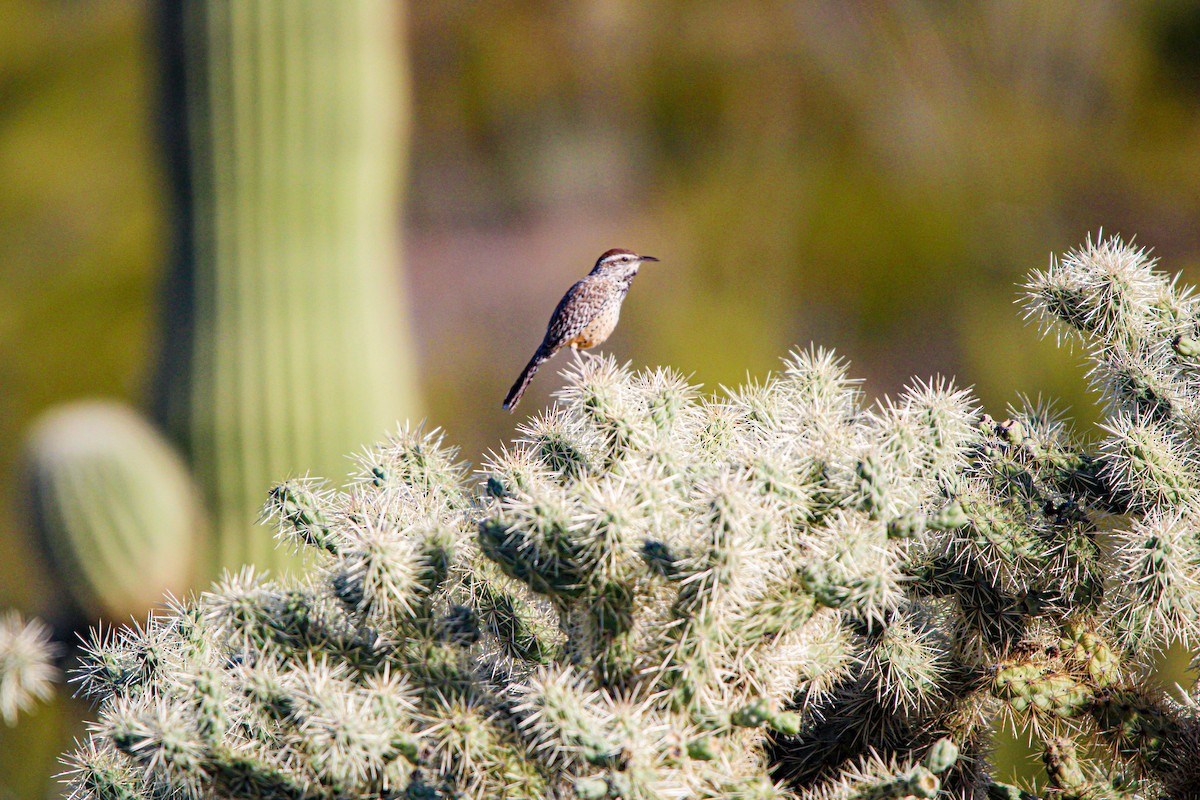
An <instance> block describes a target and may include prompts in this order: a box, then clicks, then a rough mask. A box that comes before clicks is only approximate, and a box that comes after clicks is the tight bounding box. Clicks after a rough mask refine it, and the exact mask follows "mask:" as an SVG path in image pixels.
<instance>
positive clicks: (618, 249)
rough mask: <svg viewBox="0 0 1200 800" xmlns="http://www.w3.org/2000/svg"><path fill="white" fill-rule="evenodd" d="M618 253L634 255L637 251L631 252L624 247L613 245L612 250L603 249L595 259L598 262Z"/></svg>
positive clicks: (618, 254)
mask: <svg viewBox="0 0 1200 800" xmlns="http://www.w3.org/2000/svg"><path fill="white" fill-rule="evenodd" d="M620 255H626V256H636V255H637V253H635V252H633V251H632V250H626V249H625V248H624V247H614V248H613V249H612V250H605V251H604V252H603V253H602V254H601V255H600V257H599V258H598V259H596V263H597V264H599V263H600V262H601V261H603V260H604V259H606V258H608V257H609V256H620Z"/></svg>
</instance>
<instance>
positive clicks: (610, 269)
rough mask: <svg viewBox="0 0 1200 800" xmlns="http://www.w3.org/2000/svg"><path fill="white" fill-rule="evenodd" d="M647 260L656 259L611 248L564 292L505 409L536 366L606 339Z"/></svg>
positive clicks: (518, 397) (518, 395) (515, 399)
mask: <svg viewBox="0 0 1200 800" xmlns="http://www.w3.org/2000/svg"><path fill="white" fill-rule="evenodd" d="M647 261H658V259H657V258H655V257H654V256H639V255H638V254H637V253H634V252H633V251H631V250H622V249H621V248H619V247H618V248H614V249H612V250H609V251H608V252H606V253H605V254H604V255H602V256H600V258H599V259H597V261H596V266H594V267H592V271H591V272H589V273H588V275H587V277H586V278H584V279H583V280H581V281H579V282H578V283H576V284H575V285H574V286H572V287H571V288H570V289H568V290H567V293H566V294H565V295H563V299H562V300H560V301H559V303H558V308H556V309H554V314H553V315H552V316H551V317H550V324H549V325H547V326H546V336H545V338H543V339H542V344H541V346H540V347H538V349H537V352H536V353H534V354H533V358H531V359H529V363H528V364H526V365H525V369H524V370H523V371H522V372H521V377H519V378H517V382H516V383H514V384H513V387H512V388H511V389H509V390H508V397H506V398H504V407H505V408H506V409H508V410H509V411H512V410H513V409H514V408H516V407H517V403H519V402H520V401H521V395H523V394H525V389H526V387H528V386H529V382H530V381H531V380H533V375H534V373H535V372H537V371H538V367H540V366H541V365H542V364H544V363H546V362H547V361H548V360H550V359H551V358H552V357H553V356H554V354H555V353H557V352H558V351H559V350H562V349H563V348H564V347H570V348H572V349H573V350H579V349H580V348H584V349H586V348H588V347H595V346H596V345H598V344H601V343H602V342H603V341H604V340H605V339H607V338H608V337H609V335H610V334H611V333H612V332H613V329H614V328H616V327H617V318H618V317H619V316H620V315H621V301H623V300H624V299H625V295H626V294H628V293H629V287H630V286H631V285H632V284H633V279H634V277H635V276H636V275H637V274H638V269H639V268H640V267H641V266H642V264H644V263H645V262H647Z"/></svg>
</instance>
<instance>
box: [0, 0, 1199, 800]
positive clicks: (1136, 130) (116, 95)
mask: <svg viewBox="0 0 1200 800" xmlns="http://www.w3.org/2000/svg"><path fill="white" fill-rule="evenodd" d="M412 11H413V14H412V17H413V19H412V23H413V33H412V46H413V59H414V63H413V79H414V91H415V97H416V104H417V120H416V131H415V141H414V163H413V174H412V176H411V183H412V192H411V194H410V206H411V211H410V222H411V225H410V231H411V233H410V235H409V239H410V242H411V243H412V249H413V250H414V252H416V253H418V254H420V255H421V256H423V258H422V259H420V260H418V259H415V258H414V259H413V260H412V262H411V263H410V267H411V270H412V273H413V274H412V280H413V282H414V286H415V287H416V288H417V289H421V288H422V287H426V289H425V291H426V294H425V295H424V296H422V297H420V298H419V300H420V305H421V306H422V307H423V308H418V320H419V322H420V323H421V324H422V325H423V326H424V329H423V330H422V331H421V335H422V339H423V340H422V341H421V342H420V346H421V347H422V349H423V356H424V365H425V371H426V373H427V374H428V375H429V376H430V380H429V381H428V383H427V386H428V387H429V390H430V397H429V398H428V399H429V403H428V405H429V407H430V408H431V409H432V412H433V413H432V414H431V416H432V417H433V418H434V420H435V421H437V422H439V423H440V422H448V421H454V423H455V425H454V426H453V427H454V429H455V430H456V432H460V431H467V434H466V436H465V438H464V439H463V441H462V442H461V443H462V444H463V445H464V446H465V450H466V452H467V454H469V455H470V454H477V453H479V452H480V451H481V450H482V449H484V448H485V447H488V446H491V445H492V444H493V443H494V442H495V441H497V440H498V439H499V438H500V437H501V434H502V433H506V432H507V431H508V430H509V426H510V425H511V419H510V418H508V417H507V415H501V413H500V412H499V409H498V406H499V401H500V398H501V397H502V396H503V393H504V389H505V388H506V387H507V386H508V385H509V383H510V382H511V381H512V378H513V377H514V376H515V373H516V371H517V370H518V369H519V368H520V366H521V364H522V363H524V360H525V359H526V358H527V357H528V355H529V353H528V352H524V349H525V348H528V350H529V352H532V349H533V347H534V346H536V343H537V339H538V337H540V334H541V325H542V324H543V322H544V319H545V318H546V316H548V313H549V311H550V309H551V308H552V307H553V302H554V301H555V300H557V298H558V296H559V295H561V292H562V291H563V289H565V288H566V286H567V285H569V283H570V281H572V280H574V279H576V278H577V277H579V275H581V274H582V273H583V271H584V270H585V269H586V267H587V266H588V265H589V264H590V262H591V260H592V259H594V258H595V256H596V255H597V254H599V252H601V251H602V250H604V249H606V248H607V247H611V246H633V247H635V248H639V249H644V250H645V251H647V252H650V253H652V254H653V255H656V256H659V257H661V258H663V259H664V264H663V265H661V266H662V270H661V271H660V272H657V273H654V274H647V275H645V276H644V277H643V278H642V279H640V285H639V287H637V289H635V291H634V292H633V293H632V294H631V296H630V299H629V301H628V303H627V304H626V311H625V314H624V321H623V323H622V326H621V328H620V329H619V330H618V332H617V334H616V336H614V338H613V340H612V342H611V346H610V348H609V349H611V350H612V351H614V352H616V353H618V354H619V355H620V356H621V357H622V358H630V359H633V360H634V361H635V363H638V364H656V363H671V364H673V365H675V366H677V367H679V368H681V369H683V370H685V371H693V372H694V379H695V380H698V381H702V382H704V383H705V384H707V385H709V386H714V385H716V384H718V383H726V384H732V383H735V382H741V380H742V378H743V370H745V369H746V368H747V367H749V368H750V369H751V370H752V371H755V372H758V373H762V372H765V371H766V370H768V369H770V368H772V367H773V366H774V364H775V357H776V354H777V353H778V352H780V351H782V350H785V349H786V348H787V347H789V346H790V345H792V344H804V343H806V342H807V341H809V340H810V339H811V340H815V341H818V342H820V343H824V344H829V345H834V346H836V347H837V348H838V349H839V351H841V352H843V353H845V354H847V355H848V356H850V357H852V358H853V359H854V361H855V364H856V367H857V369H858V370H859V371H860V372H862V373H864V374H866V375H867V376H868V378H869V379H870V381H869V383H870V385H871V386H872V387H873V388H874V389H876V390H878V391H886V390H891V389H894V388H897V387H898V386H899V385H900V383H901V382H902V381H903V380H906V379H907V378H908V376H910V375H912V374H918V375H920V374H929V373H930V372H933V371H940V372H943V373H948V374H949V373H953V374H957V375H958V376H959V378H960V381H961V382H962V383H964V384H970V383H974V384H975V387H976V391H977V393H978V394H979V395H980V397H981V398H982V399H983V400H984V402H985V403H986V404H987V405H988V406H989V407H993V408H999V407H1002V405H1003V404H1004V403H1005V402H1008V401H1010V400H1012V399H1013V398H1012V397H1011V396H1010V394H1009V392H1010V390H1011V387H1014V386H1019V387H1022V388H1024V389H1026V390H1028V391H1032V392H1035V393H1036V392H1038V391H1041V392H1042V393H1043V394H1045V395H1046V396H1052V397H1059V398H1062V399H1063V401H1064V403H1063V404H1064V405H1067V406H1071V407H1072V408H1073V409H1074V416H1076V418H1078V419H1080V421H1081V422H1086V421H1087V420H1088V419H1089V415H1090V414H1091V413H1092V412H1091V403H1090V400H1089V398H1088V397H1087V395H1086V392H1085V389H1084V388H1083V387H1084V383H1083V380H1082V375H1081V373H1082V370H1081V369H1080V368H1079V367H1078V363H1077V362H1078V358H1077V357H1075V356H1072V355H1070V354H1064V352H1063V351H1058V350H1056V349H1055V348H1054V347H1053V346H1052V344H1046V343H1041V342H1038V341H1037V339H1036V336H1035V335H1034V333H1033V331H1030V330H1026V329H1024V328H1023V327H1022V326H1021V323H1020V321H1019V318H1018V317H1017V315H1016V314H1014V313H1013V308H1012V305H1011V304H1012V301H1013V299H1014V298H1015V291H1014V288H1013V283H1014V282H1015V281H1016V280H1018V279H1019V278H1020V276H1022V275H1023V274H1024V273H1025V271H1026V270H1027V269H1028V268H1030V267H1036V266H1041V265H1044V264H1045V262H1046V260H1047V258H1048V254H1049V253H1050V252H1051V251H1055V250H1063V249H1065V248H1066V247H1068V246H1070V245H1073V244H1075V243H1077V242H1078V241H1081V240H1082V238H1083V236H1084V234H1085V233H1086V232H1088V231H1095V230H1096V229H1097V228H1099V227H1101V226H1103V227H1104V228H1105V231H1106V233H1125V234H1132V233H1134V232H1136V233H1137V234H1138V236H1139V237H1140V241H1141V242H1142V243H1145V244H1152V245H1153V246H1154V248H1155V250H1156V252H1157V254H1158V255H1161V256H1162V257H1163V258H1164V260H1165V261H1167V263H1169V264H1170V265H1171V266H1172V267H1173V268H1183V269H1184V270H1185V272H1187V274H1188V276H1189V278H1190V279H1191V280H1193V281H1195V280H1196V279H1197V277H1198V276H1200V226H1197V225H1196V222H1195V221H1196V219H1197V218H1198V212H1200V194H1198V193H1196V191H1195V186H1196V185H1197V184H1198V183H1200V105H1197V103H1196V102H1195V101H1196V95H1197V92H1200V3H1197V2H1194V0H1146V2H1135V1H1134V0H1126V1H1125V2H1117V1H1116V0H1099V1H1098V2H1095V3H1088V4H1067V3H1044V2H1037V0H1006V1H1005V2H997V3H982V2H977V3H962V4H958V3H944V2H937V0H924V1H923V2H906V3H899V2H896V3H872V4H845V3H838V2H833V0H821V1H819V2H802V3H796V2H783V1H782V0H768V1H767V2H762V3H756V4H744V3H734V2H718V1H717V0H693V1H691V2H684V0H659V1H658V2H651V3H643V2H636V0H578V1H577V2H569V3H555V4H551V3H545V2H531V1H530V0H514V2H508V3H475V2H468V1H467V0H441V1H440V2H437V3H414V4H412ZM147 25H148V4H147V3H145V2H138V1H135V0H70V1H68V0H0V186H2V187H3V189H2V190H0V382H2V385H3V391H0V496H2V498H3V499H2V501H0V502H3V504H4V505H3V510H2V513H0V520H3V522H2V523H0V525H2V526H3V529H2V531H0V559H3V561H4V563H5V564H6V565H10V566H8V567H6V568H5V569H4V570H3V571H0V604H3V605H18V606H20V607H22V608H25V609H28V610H30V611H43V610H44V609H46V608H47V607H48V606H51V605H52V603H53V596H52V594H50V593H48V592H47V590H46V587H45V585H44V577H43V574H44V573H43V572H42V571H41V569H40V567H39V565H38V564H37V563H36V562H35V561H34V559H33V558H32V557H31V556H30V554H29V549H28V547H27V546H26V544H25V542H26V541H27V539H26V538H25V537H24V535H23V534H22V532H21V530H20V527H21V521H20V520H21V517H20V516H19V515H18V514H17V513H16V511H17V508H16V506H17V505H18V504H19V498H20V490H19V487H18V486H17V485H16V484H15V478H14V475H13V472H12V469H11V468H12V464H13V459H14V456H15V452H14V446H15V443H16V442H18V441H19V439H20V432H21V431H23V430H24V429H25V428H26V426H27V424H28V422H29V420H30V419H31V418H32V417H33V416H34V415H35V414H36V413H37V412H38V411H40V410H41V409H43V408H45V407H46V406H48V405H50V404H52V403H54V402H58V401H60V400H63V399H68V398H72V397H78V396H82V395H107V396H113V397H117V398H123V399H128V400H138V399H141V395H142V390H143V379H144V377H145V376H146V374H147V367H148V361H147V357H148V355H149V354H150V353H152V352H153V349H154V348H153V346H152V342H151V341H150V338H151V336H152V334H151V330H152V327H151V326H152V322H153V320H152V319H151V317H150V305H149V304H150V302H151V301H152V300H153V298H154V291H155V287H156V282H157V277H158V274H157V271H156V270H157V269H158V267H159V266H160V265H161V264H162V263H163V261H164V252H163V250H164V236H163V230H164V222H165V209H164V200H165V192H163V191H162V188H161V178H160V162H159V160H158V156H157V153H156V151H155V147H154V142H153V135H152V134H153V127H152V121H153V114H154V111H153V106H152V104H153V99H154V87H153V80H154V74H153V72H152V68H151V67H150V66H149V64H150V60H151V57H152V54H151V52H150V39H149V36H148V35H147V30H146V29H147ZM563 219H566V220H567V222H565V223H564V222H562V220H563ZM581 219H582V220H583V222H579V220H581ZM529 229H534V230H542V231H548V233H546V234H544V235H543V236H542V238H538V237H537V236H533V237H523V236H517V235H514V234H513V231H522V230H529ZM441 231H447V232H448V234H447V235H444V236H443V235H440V234H439V232H441ZM472 237H474V238H472ZM544 239H549V240H551V241H553V242H555V244H554V245H553V246H552V247H551V246H542V245H540V244H538V242H541V241H543V240H544ZM447 241H449V242H453V243H459V244H461V245H462V246H463V247H464V248H466V249H464V250H463V251H461V252H460V251H458V250H453V249H451V248H448V247H447V246H445V245H444V243H445V242H447ZM514 242H515V243H517V244H518V245H521V247H520V248H517V250H518V252H516V253H512V252H509V251H511V250H513V249H514V248H513V247H512V245H513V243H514ZM530 242H532V243H533V244H530ZM463 243H466V244H463ZM468 244H470V245H472V246H473V247H474V249H470V248H469V247H467V245H468ZM522 248H527V249H522ZM463 253H465V256H464V257H463V258H459V257H458V256H459V255H460V254H463ZM480 265H482V266H480ZM551 271H553V273H552V274H550V273H551ZM550 366H551V367H554V366H556V364H554V363H552V364H551V365H550ZM550 372H551V373H552V372H553V370H550ZM543 383H544V385H543V386H540V387H539V386H535V387H534V391H531V396H530V398H529V399H528V400H527V403H528V405H529V409H528V410H529V411H533V410H535V409H536V408H537V407H538V404H539V402H540V400H541V399H544V398H545V397H546V394H545V393H548V392H549V391H551V390H552V389H553V388H555V385H556V384H557V381H556V380H546V381H544V382H543ZM538 391H540V392H542V393H543V394H541V395H539V396H537V397H535V396H534V395H535V394H536V392H538ZM523 410H524V409H523ZM1083 432H1084V433H1087V431H1086V430H1084V431H1083ZM66 727H69V726H64V729H65V728H66ZM55 728H56V726H55V725H54V724H50V723H46V722H44V721H38V720H33V721H27V722H26V723H25V724H24V725H23V727H22V728H21V729H19V730H22V731H27V732H29V731H33V730H34V729H37V730H39V731H46V730H52V729H55ZM48 735H59V736H61V733H57V734H48ZM0 738H2V739H3V740H0V752H3V753H5V755H4V756H3V757H4V758H5V759H8V761H6V762H4V763H0V775H5V776H6V777H5V779H4V780H7V774H6V770H7V769H13V768H14V767H13V765H14V764H28V763H31V762H30V761H29V760H28V759H27V758H26V759H22V757H21V755H20V754H19V753H16V752H15V751H13V750H12V749H11V748H10V747H8V744H9V742H11V741H14V740H15V739H13V738H12V737H11V735H10V734H7V733H6V734H4V735H3V737H0ZM37 738H38V736H37V735H35V734H33V733H30V735H29V736H21V737H20V740H21V741H28V742H30V744H29V745H28V747H29V748H34V747H35V744H34V742H36V740H37ZM23 749H24V745H23ZM39 774H42V773H39ZM4 780H0V783H3V782H4ZM8 783H9V785H10V787H17V786H19V788H13V791H19V793H20V796H30V795H29V794H28V793H29V792H30V791H32V789H30V788H29V787H32V786H36V785H39V784H38V782H37V781H35V780H33V779H30V780H27V781H25V782H23V783H20V784H17V783H15V779H14V781H8Z"/></svg>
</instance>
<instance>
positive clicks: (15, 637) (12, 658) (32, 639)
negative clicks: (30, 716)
mask: <svg viewBox="0 0 1200 800" xmlns="http://www.w3.org/2000/svg"><path fill="white" fill-rule="evenodd" d="M57 654H58V647H57V646H56V645H55V644H54V643H53V642H51V641H50V629H49V628H47V627H46V626H45V625H44V624H43V623H42V622H41V621H40V620H36V619H35V620H29V621H28V622H27V621H25V620H24V619H22V618H21V615H20V614H18V613H17V612H16V611H5V612H4V613H3V614H0V720H3V721H4V723H5V724H6V725H12V724H14V723H15V722H16V721H17V716H18V715H19V714H20V713H21V712H23V711H28V710H29V709H30V708H32V707H33V706H34V705H36V704H37V703H38V701H39V700H48V699H49V698H50V695H51V694H53V692H54V681H55V680H56V679H57V678H58V669H57V668H56V667H55V666H54V657H55V656H56V655H57Z"/></svg>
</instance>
